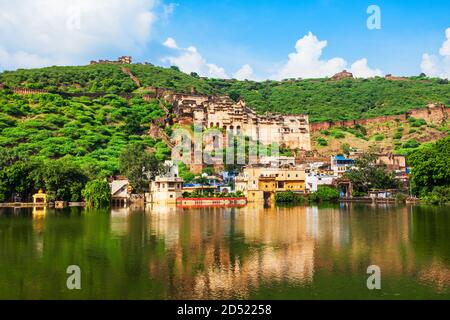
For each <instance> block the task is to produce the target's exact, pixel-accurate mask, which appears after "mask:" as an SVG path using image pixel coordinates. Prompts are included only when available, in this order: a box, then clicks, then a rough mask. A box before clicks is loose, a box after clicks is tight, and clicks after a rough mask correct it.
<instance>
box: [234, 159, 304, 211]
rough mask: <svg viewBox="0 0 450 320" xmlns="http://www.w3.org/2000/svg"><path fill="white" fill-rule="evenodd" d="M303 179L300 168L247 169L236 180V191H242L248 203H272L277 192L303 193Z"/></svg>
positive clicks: (302, 172) (302, 171)
mask: <svg viewBox="0 0 450 320" xmlns="http://www.w3.org/2000/svg"><path fill="white" fill-rule="evenodd" d="M305 179H306V174H305V170H304V169H301V168H296V167H286V168H272V167H248V168H245V169H244V172H243V173H242V174H241V175H239V176H238V177H237V178H236V191H242V192H243V193H244V194H245V196H246V197H247V199H248V201H249V202H264V201H271V202H273V201H274V200H275V194H276V193H277V192H286V191H292V192H296V193H305V190H306V189H305Z"/></svg>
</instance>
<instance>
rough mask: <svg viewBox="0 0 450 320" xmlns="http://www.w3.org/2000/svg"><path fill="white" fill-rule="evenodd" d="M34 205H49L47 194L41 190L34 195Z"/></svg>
mask: <svg viewBox="0 0 450 320" xmlns="http://www.w3.org/2000/svg"><path fill="white" fill-rule="evenodd" d="M33 204H41V205H46V204H47V194H46V193H44V190H42V189H39V191H38V193H36V194H34V195H33Z"/></svg>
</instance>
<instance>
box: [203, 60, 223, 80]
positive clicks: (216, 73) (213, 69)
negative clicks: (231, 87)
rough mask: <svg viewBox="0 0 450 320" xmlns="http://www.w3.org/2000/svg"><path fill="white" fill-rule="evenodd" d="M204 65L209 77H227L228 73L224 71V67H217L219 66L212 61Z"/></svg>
mask: <svg viewBox="0 0 450 320" xmlns="http://www.w3.org/2000/svg"><path fill="white" fill-rule="evenodd" d="M206 66H207V67H208V75H209V76H210V77H211V78H222V79H226V78H228V75H227V73H226V72H225V69H224V68H222V67H219V66H217V65H215V64H214V63H208V64H206Z"/></svg>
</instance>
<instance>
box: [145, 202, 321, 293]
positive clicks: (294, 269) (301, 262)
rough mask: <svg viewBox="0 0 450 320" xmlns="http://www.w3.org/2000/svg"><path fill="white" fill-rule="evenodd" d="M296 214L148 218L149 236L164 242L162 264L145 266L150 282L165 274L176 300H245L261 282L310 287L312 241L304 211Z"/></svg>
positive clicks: (216, 212)
mask: <svg viewBox="0 0 450 320" xmlns="http://www.w3.org/2000/svg"><path fill="white" fill-rule="evenodd" d="M299 210H303V211H302V212H298V211H293V210H290V209H269V210H264V209H263V208H262V207H258V210H255V208H254V207H251V206H250V207H247V208H244V209H240V210H236V209H226V210H225V211H224V210H223V209H211V210H190V211H188V212H184V213H183V212H180V211H178V212H171V213H168V214H157V213H152V214H151V216H150V228H151V231H150V232H151V234H153V235H156V236H157V237H158V238H161V239H165V244H166V258H165V259H164V260H163V261H160V260H152V261H151V262H150V266H149V268H150V269H149V270H150V273H151V276H152V277H160V276H161V275H163V274H165V275H164V276H165V277H167V278H168V279H169V280H170V282H171V288H173V290H174V292H173V293H172V294H174V295H175V296H176V297H180V298H182V297H184V296H186V297H187V296H189V295H192V293H193V292H194V293H195V297H196V298H207V297H215V298H230V297H241V298H245V297H248V295H249V294H250V290H251V288H258V287H259V286H260V285H261V282H264V281H266V282H272V281H280V282H281V281H284V280H286V281H291V282H292V281H293V282H295V283H298V284H300V283H304V282H311V281H312V279H313V271H314V239H313V238H311V237H310V236H309V235H308V229H311V228H310V227H309V226H308V225H307V224H308V222H307V214H306V208H300V209H299ZM169 265H171V266H172V267H171V269H173V270H176V272H175V274H170V273H168V266H169ZM199 266H202V267H201V268H200V269H198V268H199Z"/></svg>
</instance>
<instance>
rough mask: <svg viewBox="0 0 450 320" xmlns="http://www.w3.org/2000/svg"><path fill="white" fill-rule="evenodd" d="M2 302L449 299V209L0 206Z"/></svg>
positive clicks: (0, 286) (365, 206)
mask: <svg viewBox="0 0 450 320" xmlns="http://www.w3.org/2000/svg"><path fill="white" fill-rule="evenodd" d="M69 265H79V266H80V267H81V272H82V278H81V279H82V280H81V283H82V290H80V291H69V290H68V289H67V287H66V280H67V277H68V275H67V274H66V268H67V266H69ZM370 265H378V266H380V268H381V271H382V290H380V291H377V292H374V291H369V290H368V289H367V287H366V280H367V278H368V275H367V274H366V270H367V267H368V266H370ZM0 298H1V299H79V298H81V299H234V298H238V299H260V298H262V299H350V298H352V299H373V298H375V299H428V298H443V299H449V298H450V210H449V208H445V207H380V206H379V207H372V206H370V205H340V206H339V205H337V206H334V207H320V208H318V207H296V208H272V209H264V208H261V207H255V206H249V207H246V208H243V209H201V210H197V209H195V210H194V209H193V210H181V209H175V208H157V207H154V208H151V207H149V208H146V209H145V210H144V209H137V210H130V209H115V210H112V212H89V213H88V212H85V211H84V210H81V209H74V208H72V209H67V210H64V211H60V210H53V209H47V210H46V211H45V212H44V211H40V212H33V210H32V209H20V210H19V209H15V210H14V209H0Z"/></svg>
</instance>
